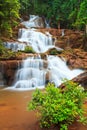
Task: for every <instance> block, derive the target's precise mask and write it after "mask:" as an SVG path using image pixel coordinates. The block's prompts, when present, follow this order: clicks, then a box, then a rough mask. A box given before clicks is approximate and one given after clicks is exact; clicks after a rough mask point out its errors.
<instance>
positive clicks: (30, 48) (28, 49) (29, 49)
mask: <svg viewBox="0 0 87 130" xmlns="http://www.w3.org/2000/svg"><path fill="white" fill-rule="evenodd" d="M24 52H25V53H35V52H34V50H33V48H32V47H30V46H26V47H25V50H24Z"/></svg>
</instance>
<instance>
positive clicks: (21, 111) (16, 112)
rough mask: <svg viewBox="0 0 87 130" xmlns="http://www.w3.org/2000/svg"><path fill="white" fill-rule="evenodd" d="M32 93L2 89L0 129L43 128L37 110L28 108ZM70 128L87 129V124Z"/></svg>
mask: <svg viewBox="0 0 87 130" xmlns="http://www.w3.org/2000/svg"><path fill="white" fill-rule="evenodd" d="M31 95H32V91H10V90H9V91H8V90H2V89H0V130H41V129H40V128H39V126H38V119H37V117H36V115H35V112H31V111H27V109H26V107H27V104H28V101H29V100H31V97H32V96H31ZM86 107H87V103H86ZM42 130H47V129H42ZM49 130H58V128H56V127H55V128H50V129H49ZM70 130H87V125H86V126H83V125H80V124H77V123H75V124H73V125H72V126H71V127H70Z"/></svg>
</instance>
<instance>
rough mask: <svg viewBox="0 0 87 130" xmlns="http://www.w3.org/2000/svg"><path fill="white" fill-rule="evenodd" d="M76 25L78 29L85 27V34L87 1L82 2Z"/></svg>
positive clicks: (86, 27)
mask: <svg viewBox="0 0 87 130" xmlns="http://www.w3.org/2000/svg"><path fill="white" fill-rule="evenodd" d="M76 25H77V26H80V27H85V32H86V34H87V0H84V1H83V2H82V3H81V5H80V9H79V12H78V15H77V19H76Z"/></svg>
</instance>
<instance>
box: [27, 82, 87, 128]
mask: <svg viewBox="0 0 87 130" xmlns="http://www.w3.org/2000/svg"><path fill="white" fill-rule="evenodd" d="M64 84H65V88H64V90H63V89H61V88H56V87H55V85H54V84H50V83H49V84H48V85H47V86H46V89H45V91H43V92H41V91H40V90H38V89H36V90H35V92H34V93H33V97H32V100H31V102H29V104H28V110H37V111H38V112H39V115H40V125H41V127H50V126H51V125H59V126H60V130H67V129H68V125H70V124H71V123H73V121H74V120H77V121H79V122H82V123H83V124H84V123H86V118H85V117H84V113H85V110H84V109H83V107H82V106H83V103H84V100H85V98H86V96H87V93H86V92H85V91H84V89H83V87H82V86H80V85H78V84H77V83H74V82H72V81H65V82H64Z"/></svg>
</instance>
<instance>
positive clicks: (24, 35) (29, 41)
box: [5, 16, 83, 90]
mask: <svg viewBox="0 0 87 130" xmlns="http://www.w3.org/2000/svg"><path fill="white" fill-rule="evenodd" d="M36 19H37V17H34V16H31V18H30V20H29V21H27V22H23V24H25V25H26V27H27V26H28V28H27V29H25V28H22V29H20V30H19V35H18V41H19V42H16V43H5V46H7V47H8V48H10V49H12V50H14V51H17V50H24V49H25V46H27V45H28V46H31V47H32V48H33V49H34V51H35V52H36V53H38V54H39V53H43V52H46V51H47V50H49V49H50V48H56V49H60V48H57V47H55V42H54V40H53V38H52V35H51V34H49V32H44V33H42V32H39V31H38V29H33V28H29V27H31V26H30V24H29V23H31V24H32V25H34V26H36V25H35V24H34V22H35V20H36ZM36 27H37V26H36ZM82 72H83V70H80V69H74V70H70V69H69V68H68V67H67V65H66V62H65V61H64V60H62V59H61V58H59V57H58V56H52V55H48V56H47V57H46V59H44V60H43V59H41V57H40V55H37V56H31V57H28V58H27V59H25V60H23V62H22V67H21V68H18V71H17V73H16V78H15V82H14V84H13V87H11V88H13V89H17V90H18V89H19V90H20V89H23V90H25V89H30V90H31V89H35V88H37V87H38V88H44V86H45V85H46V83H48V82H52V83H54V84H55V85H56V86H57V87H58V86H59V85H60V84H61V83H62V80H63V79H64V78H67V79H72V78H74V77H75V76H77V75H79V74H80V73H82Z"/></svg>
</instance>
